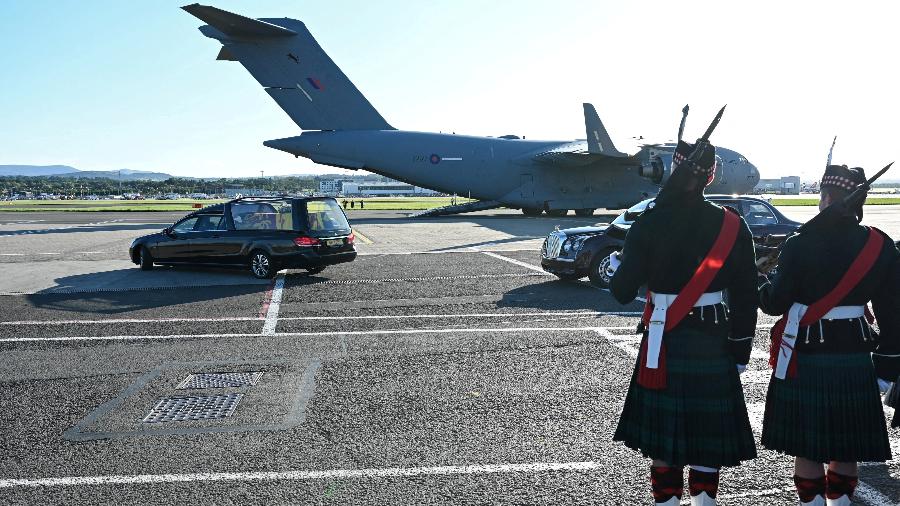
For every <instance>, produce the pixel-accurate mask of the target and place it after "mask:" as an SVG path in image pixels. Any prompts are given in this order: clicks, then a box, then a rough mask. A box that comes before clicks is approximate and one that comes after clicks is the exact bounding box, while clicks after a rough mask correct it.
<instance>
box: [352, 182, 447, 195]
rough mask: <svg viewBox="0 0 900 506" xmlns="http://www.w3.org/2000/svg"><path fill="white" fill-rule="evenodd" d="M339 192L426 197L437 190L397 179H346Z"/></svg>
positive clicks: (435, 193) (434, 193)
mask: <svg viewBox="0 0 900 506" xmlns="http://www.w3.org/2000/svg"><path fill="white" fill-rule="evenodd" d="M341 193H343V194H344V195H373V196H379V195H415V196H423V197H428V196H432V195H437V193H438V192H436V191H434V190H429V189H427V188H420V187H418V186H413V185H411V184H406V183H401V182H399V181H394V182H389V183H374V182H368V181H365V182H350V181H346V182H344V185H343V189H342V192H341Z"/></svg>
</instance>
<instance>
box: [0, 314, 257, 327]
mask: <svg viewBox="0 0 900 506" xmlns="http://www.w3.org/2000/svg"><path fill="white" fill-rule="evenodd" d="M264 319H265V318H264V317H260V316H222V317H219V318H109V319H106V320H22V321H9V322H0V325H9V326H15V325H105V324H116V323H183V322H249V321H257V320H264Z"/></svg>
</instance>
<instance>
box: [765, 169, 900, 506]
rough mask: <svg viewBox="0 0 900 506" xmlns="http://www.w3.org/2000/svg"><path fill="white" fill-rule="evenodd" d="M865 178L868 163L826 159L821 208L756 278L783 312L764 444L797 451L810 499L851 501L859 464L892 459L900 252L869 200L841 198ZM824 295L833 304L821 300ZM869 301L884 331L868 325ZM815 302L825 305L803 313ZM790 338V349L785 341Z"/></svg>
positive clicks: (899, 364)
mask: <svg viewBox="0 0 900 506" xmlns="http://www.w3.org/2000/svg"><path fill="white" fill-rule="evenodd" d="M865 182H866V177H865V174H864V172H863V169H861V168H853V169H850V168H847V166H844V165H841V166H839V165H829V166H828V167H827V168H826V170H825V175H824V176H823V177H822V181H821V183H820V191H821V196H820V202H819V209H820V213H819V215H818V216H817V217H816V218H814V219H812V220H810V221H809V222H808V223H807V224H805V225H804V226H803V227H801V228H800V230H799V233H798V234H797V235H795V236H793V237H791V238H789V239H788V240H787V241H786V242H785V243H784V246H783V248H782V251H781V256H780V258H779V260H778V269H777V274H774V275H772V276H770V277H768V278H767V277H766V276H765V275H763V274H761V275H760V277H759V304H760V307H761V309H762V310H763V311H764V312H766V313H767V314H770V315H776V316H778V315H786V316H785V317H784V318H783V323H780V324H779V325H776V327H775V329H776V330H775V331H774V332H773V356H772V360H771V363H772V365H773V366H774V367H775V372H774V373H773V376H772V378H771V380H770V382H769V390H768V394H767V397H766V411H765V416H764V419H763V434H762V444H763V446H765V447H766V448H769V449H772V450H775V451H778V452H781V453H785V454H788V455H793V456H795V457H796V459H795V468H794V481H795V484H796V487H797V493H798V495H799V497H800V501H801V503H802V504H804V505H824V504H826V497H827V504H828V505H847V504H850V499H851V497H852V496H853V491H854V489H855V487H856V483H857V465H856V463H857V462H858V461H885V460H889V459H890V458H891V450H890V446H889V444H888V435H887V429H886V427H885V417H884V412H883V408H882V405H881V398H880V396H879V389H881V390H882V391H884V390H886V389H887V387H888V386H889V384H890V382H893V381H894V380H896V379H897V375H898V373H900V358H898V354H900V326H898V318H900V303H898V299H900V297H898V293H897V292H898V289H900V267H898V258H900V253H898V251H897V248H896V246H895V244H894V241H893V240H891V239H890V238H889V237H887V235H885V234H884V233H883V232H881V231H878V230H875V229H869V228H867V227H863V226H861V225H860V221H862V216H863V211H862V203H863V202H864V200H865V199H864V198H863V199H860V200H859V201H858V202H859V203H858V204H857V205H855V206H850V207H848V206H846V205H844V204H843V199H844V198H845V197H846V196H847V195H848V194H849V193H850V192H851V191H852V190H854V189H855V188H856V187H857V185H860V184H863V183H865ZM832 203H837V204H835V206H834V207H833V208H831V209H829V210H827V211H826V208H828V207H829V206H830V205H831V204H832ZM870 241H871V242H870ZM866 252H868V253H866ZM866 262H868V263H866ZM851 271H853V272H854V273H855V274H853V275H851ZM854 275H855V276H856V278H855V282H854V279H852V277H853V276H854ZM832 292H833V295H830V294H832ZM826 298H830V299H833V303H832V304H827V303H820V302H819V301H823V300H825V299H826ZM869 301H872V306H873V309H874V312H875V316H876V317H877V320H878V327H879V330H880V332H879V333H878V334H876V333H875V331H874V330H873V329H872V327H871V326H870V325H869V323H870V321H869V320H870V319H871V315H870V313H868V309H867V307H866V305H867V303H868V302H869ZM817 304H819V307H820V308H821V309H820V310H819V312H821V311H826V310H827V311H828V312H827V313H826V314H824V315H823V316H822V317H820V319H818V320H815V321H807V320H812V319H813V318H815V316H812V317H807V316H802V319H801V314H805V312H807V311H808V312H810V313H812V312H814V311H813V308H814V307H816V305H817ZM829 305H830V306H831V307H826V306H829ZM801 308H802V312H803V313H801V312H799V311H801ZM794 313H796V314H794ZM792 315H793V316H792ZM792 317H793V318H794V323H793V327H792V324H791V322H790V321H791V318H792ZM785 326H787V329H786V330H783V332H782V329H784V328H785ZM781 334H783V336H781V337H779V336H780V335H781ZM785 336H787V337H788V338H789V340H790V341H793V343H791V344H790V346H787V345H782V344H783V343H784V342H785V341H784V339H785ZM873 352H874V353H873ZM873 362H874V364H873ZM779 367H782V369H781V374H779ZM779 376H782V377H783V379H782V378H780V377H779Z"/></svg>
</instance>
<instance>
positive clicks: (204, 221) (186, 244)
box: [128, 197, 356, 278]
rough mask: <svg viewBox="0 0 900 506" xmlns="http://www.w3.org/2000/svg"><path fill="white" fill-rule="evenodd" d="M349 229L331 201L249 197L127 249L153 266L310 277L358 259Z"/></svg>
mask: <svg viewBox="0 0 900 506" xmlns="http://www.w3.org/2000/svg"><path fill="white" fill-rule="evenodd" d="M354 239H355V237H354V234H353V230H352V229H351V228H350V224H349V223H348V222H347V216H346V215H345V214H344V211H343V210H342V209H341V206H340V205H338V203H337V202H336V201H335V200H334V199H333V198H291V197H247V198H240V199H235V200H231V201H229V202H225V203H224V204H216V205H212V206H209V207H205V208H203V209H200V210H198V211H195V212H193V213H191V214H189V215H187V216H185V217H184V218H182V219H181V220H179V221H177V222H175V224H174V225H172V226H171V227H167V228H164V229H163V230H162V231H161V232H158V233H155V234H151V235H146V236H144V237H139V238H137V239H135V240H134V242H132V243H131V247H130V248H129V250H128V254H129V257H130V258H131V260H132V261H133V262H134V263H136V264H138V265H140V266H141V269H142V270H150V269H152V268H153V264H207V265H219V266H238V267H249V269H250V272H251V273H252V274H253V275H254V276H256V277H257V278H270V277H272V276H274V275H275V273H276V272H278V270H279V269H283V268H295V269H306V270H308V271H309V272H310V273H312V274H316V273H319V272H322V271H323V270H324V269H325V267H326V266H328V265H332V264H338V263H342V262H352V261H353V260H354V259H355V258H356V250H355V249H354V247H353V242H354Z"/></svg>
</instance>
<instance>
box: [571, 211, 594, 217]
mask: <svg viewBox="0 0 900 506" xmlns="http://www.w3.org/2000/svg"><path fill="white" fill-rule="evenodd" d="M593 215H594V209H576V210H575V216H581V217H582V218H586V217H588V216H593Z"/></svg>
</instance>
